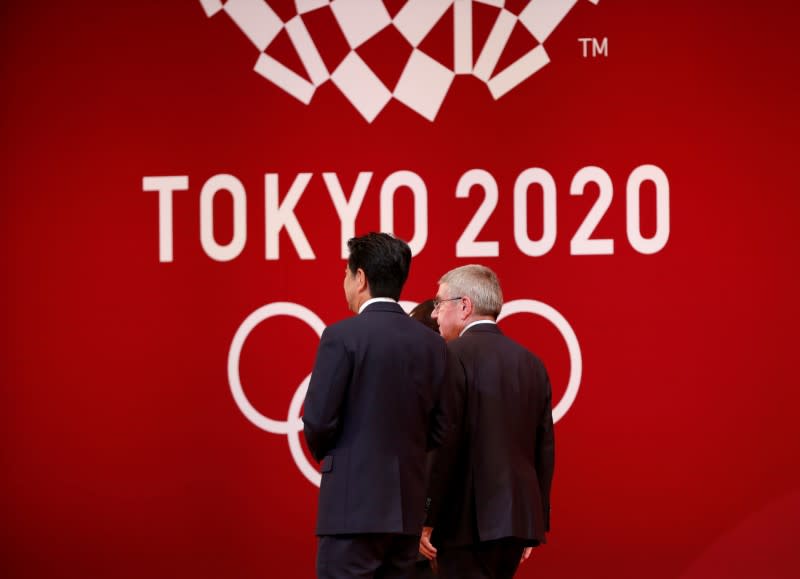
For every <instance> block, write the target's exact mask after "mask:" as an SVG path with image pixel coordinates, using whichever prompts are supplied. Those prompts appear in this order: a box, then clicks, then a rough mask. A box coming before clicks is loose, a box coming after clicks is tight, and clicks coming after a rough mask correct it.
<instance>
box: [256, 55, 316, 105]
mask: <svg viewBox="0 0 800 579" xmlns="http://www.w3.org/2000/svg"><path fill="white" fill-rule="evenodd" d="M254 69H255V71H256V72H257V73H258V74H260V75H261V76H263V77H264V78H266V79H267V80H270V81H272V82H274V83H275V84H276V85H278V86H279V87H280V88H282V89H283V90H285V91H286V92H288V93H289V94H290V95H292V96H293V97H294V98H296V99H297V100H299V101H300V102H301V103H303V104H306V105H307V104H308V103H310V102H311V97H312V96H314V85H313V84H311V83H310V82H308V81H307V80H306V79H304V78H303V77H302V76H300V75H299V74H297V73H296V72H294V71H293V70H291V69H289V68H287V67H286V66H284V65H283V64H281V63H280V62H278V61H277V60H275V59H274V58H272V57H271V56H269V55H268V54H263V53H262V54H261V55H260V56H259V57H258V61H256V66H255V68H254Z"/></svg>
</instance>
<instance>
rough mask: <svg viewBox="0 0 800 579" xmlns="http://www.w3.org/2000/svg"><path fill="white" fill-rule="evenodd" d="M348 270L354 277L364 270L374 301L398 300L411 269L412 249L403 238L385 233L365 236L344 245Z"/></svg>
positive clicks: (355, 238)
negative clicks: (375, 299)
mask: <svg viewBox="0 0 800 579" xmlns="http://www.w3.org/2000/svg"><path fill="white" fill-rule="evenodd" d="M347 247H348V249H349V250H350V257H348V258H347V267H348V269H350V272H351V273H353V274H355V273H356V271H358V268H361V269H363V270H364V274H365V275H366V276H367V283H369V291H370V295H371V296H372V297H373V298H392V299H393V300H399V299H400V292H401V291H402V289H403V284H405V283H406V279H407V278H408V270H409V268H410V267H411V248H409V247H408V244H407V243H406V242H405V241H403V240H402V239H398V238H396V237H392V236H391V235H388V234H386V233H368V234H366V235H362V236H361V237H353V238H352V239H350V240H349V241H348V242H347Z"/></svg>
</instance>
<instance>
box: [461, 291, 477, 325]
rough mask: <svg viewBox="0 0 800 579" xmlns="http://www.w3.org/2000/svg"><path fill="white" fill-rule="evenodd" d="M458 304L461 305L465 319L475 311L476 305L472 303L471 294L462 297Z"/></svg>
mask: <svg viewBox="0 0 800 579" xmlns="http://www.w3.org/2000/svg"><path fill="white" fill-rule="evenodd" d="M458 305H459V306H460V307H461V313H462V315H463V317H464V319H465V320H466V319H467V318H468V317H470V316H471V315H472V314H473V313H474V311H475V306H474V305H473V304H472V300H471V299H470V298H469V296H464V297H463V298H461V300H460V302H459V304H458Z"/></svg>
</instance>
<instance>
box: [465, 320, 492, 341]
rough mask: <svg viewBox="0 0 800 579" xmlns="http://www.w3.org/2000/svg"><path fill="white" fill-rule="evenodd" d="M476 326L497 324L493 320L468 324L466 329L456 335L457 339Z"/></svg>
mask: <svg viewBox="0 0 800 579" xmlns="http://www.w3.org/2000/svg"><path fill="white" fill-rule="evenodd" d="M478 324H497V322H495V321H494V320H475V321H474V322H470V323H468V324H467V327H466V328H464V329H463V330H461V333H460V334H459V335H458V337H459V338H460V337H461V336H463V335H464V332H466V331H467V330H469V329H470V328H471V327H472V326H477V325H478Z"/></svg>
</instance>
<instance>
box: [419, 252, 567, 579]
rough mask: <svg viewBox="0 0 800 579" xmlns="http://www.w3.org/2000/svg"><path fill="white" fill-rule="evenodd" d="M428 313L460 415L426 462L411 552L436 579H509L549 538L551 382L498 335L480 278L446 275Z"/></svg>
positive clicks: (474, 270)
mask: <svg viewBox="0 0 800 579" xmlns="http://www.w3.org/2000/svg"><path fill="white" fill-rule="evenodd" d="M435 305H436V307H435V309H434V311H433V314H432V317H433V318H434V319H436V321H437V322H438V324H439V331H440V332H441V334H442V336H444V338H445V339H446V340H447V341H448V350H449V354H450V359H451V362H452V364H451V367H455V368H456V371H455V373H452V375H451V376H450V379H449V382H450V384H449V386H448V387H449V388H451V389H452V391H453V392H454V393H455V394H456V395H457V397H458V400H459V403H458V406H457V408H459V409H460V415H459V416H456V417H455V420H456V422H457V424H458V425H459V427H458V432H457V436H455V437H454V438H452V439H450V441H449V442H447V443H446V444H445V445H443V446H442V447H441V448H440V449H438V450H437V451H435V455H434V457H433V460H432V472H431V478H430V483H429V489H428V503H429V504H428V514H427V520H426V523H425V528H424V529H423V532H422V537H421V539H420V552H421V553H422V554H423V555H425V556H426V557H428V558H429V559H431V560H432V561H436V562H437V563H438V567H439V575H440V577H442V579H449V578H457V579H470V578H492V579H495V578H497V579H499V578H505V577H512V576H513V575H514V573H515V572H516V570H517V567H518V566H519V564H520V562H521V561H522V560H524V559H527V557H528V556H529V555H530V552H531V548H532V547H534V546H536V545H539V544H540V543H544V542H545V532H547V531H549V530H550V484H551V481H552V477H553V464H554V439H553V417H552V409H551V389H550V380H549V378H548V376H547V372H546V371H545V368H544V366H543V365H542V363H541V362H540V361H539V359H538V358H537V357H536V356H534V355H533V354H531V353H530V352H529V351H528V350H526V349H525V348H523V347H522V346H520V345H519V344H517V343H515V342H513V341H512V340H510V339H509V338H507V337H505V336H504V335H503V333H502V332H501V331H500V329H499V328H498V327H497V324H496V319H497V316H498V314H499V313H500V308H501V307H502V305H503V295H502V292H501V290H500V284H499V282H498V280H497V276H496V275H495V274H494V272H493V271H492V270H490V269H489V268H487V267H483V266H480V265H467V266H464V267H460V268H457V269H454V270H452V271H450V272H448V273H447V274H445V275H444V277H442V279H441V280H440V281H439V290H438V292H437V296H436V300H435Z"/></svg>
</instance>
